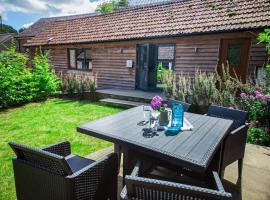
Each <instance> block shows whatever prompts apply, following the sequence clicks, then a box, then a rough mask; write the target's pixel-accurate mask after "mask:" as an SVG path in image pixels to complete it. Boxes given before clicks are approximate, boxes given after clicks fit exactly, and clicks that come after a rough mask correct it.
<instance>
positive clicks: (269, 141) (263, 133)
mask: <svg viewBox="0 0 270 200" xmlns="http://www.w3.org/2000/svg"><path fill="white" fill-rule="evenodd" d="M247 142H248V143H251V144H257V145H264V146H270V134H269V130H263V129H262V128H250V129H249V130H248V137H247Z"/></svg>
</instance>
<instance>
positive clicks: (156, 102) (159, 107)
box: [151, 96, 169, 126]
mask: <svg viewBox="0 0 270 200" xmlns="http://www.w3.org/2000/svg"><path fill="white" fill-rule="evenodd" d="M151 107H152V109H153V110H154V111H156V112H159V124H160V125H161V126H166V125H168V123H169V117H168V111H167V110H166V107H167V105H166V104H165V103H164V101H163V99H162V98H161V97H160V96H155V97H153V99H152V101H151Z"/></svg>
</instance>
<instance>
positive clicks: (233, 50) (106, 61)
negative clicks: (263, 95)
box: [19, 0, 270, 90]
mask: <svg viewBox="0 0 270 200" xmlns="http://www.w3.org/2000/svg"><path fill="white" fill-rule="evenodd" d="M267 27H270V1H269V0H250V1H243V0H233V1H231V0H225V1H224V0H207V1H202V0H176V1H169V2H163V3H157V4H149V5H142V6H131V7H127V8H124V9H121V10H119V11H116V12H113V13H110V14H105V15H102V14H88V15H77V16H69V17H60V18H46V19H41V20H39V21H38V22H37V23H35V24H34V25H32V26H31V27H30V28H29V29H27V30H25V31H24V32H23V33H21V35H20V37H19V39H20V41H21V43H20V44H21V47H22V46H23V47H24V48H27V51H29V52H30V54H31V55H33V53H34V51H35V49H36V48H37V47H39V46H41V47H42V48H43V49H45V50H46V49H50V50H51V55H50V61H51V63H52V64H53V66H54V68H55V70H56V71H57V72H62V73H63V74H67V73H78V74H81V75H91V74H96V75H97V84H98V87H99V88H123V89H142V90H151V89H155V88H156V86H157V65H158V64H161V63H162V66H163V67H165V68H169V69H171V70H173V71H174V73H175V74H179V73H181V72H182V73H184V74H188V75H190V76H192V75H194V73H195V71H196V69H201V70H203V71H207V72H212V71H215V70H216V69H220V67H221V65H222V63H227V62H228V63H229V64H230V67H231V68H233V69H234V70H235V72H236V73H237V74H238V75H239V76H241V78H242V79H243V80H245V79H246V77H247V76H249V75H252V76H253V75H254V74H255V72H256V69H257V68H259V67H261V66H264V64H265V62H266V60H267V52H266V48H265V46H264V45H261V44H260V45H258V44H257V43H258V41H257V40H256V37H257V34H258V33H259V32H260V31H262V30H263V29H264V28H267Z"/></svg>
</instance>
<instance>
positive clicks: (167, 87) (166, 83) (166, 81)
mask: <svg viewBox="0 0 270 200" xmlns="http://www.w3.org/2000/svg"><path fill="white" fill-rule="evenodd" d="M173 83H174V75H173V72H172V71H171V70H168V71H165V73H164V74H163V76H162V84H163V91H164V94H165V96H166V97H172V96H173Z"/></svg>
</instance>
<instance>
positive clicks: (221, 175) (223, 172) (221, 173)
mask: <svg viewBox="0 0 270 200" xmlns="http://www.w3.org/2000/svg"><path fill="white" fill-rule="evenodd" d="M224 174H225V169H221V170H220V178H221V179H224Z"/></svg>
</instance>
